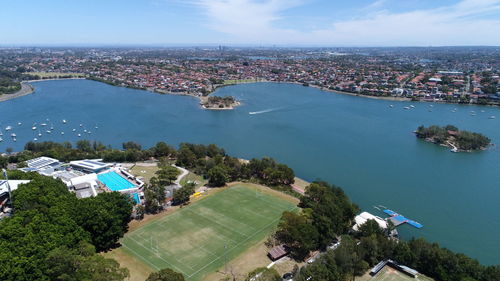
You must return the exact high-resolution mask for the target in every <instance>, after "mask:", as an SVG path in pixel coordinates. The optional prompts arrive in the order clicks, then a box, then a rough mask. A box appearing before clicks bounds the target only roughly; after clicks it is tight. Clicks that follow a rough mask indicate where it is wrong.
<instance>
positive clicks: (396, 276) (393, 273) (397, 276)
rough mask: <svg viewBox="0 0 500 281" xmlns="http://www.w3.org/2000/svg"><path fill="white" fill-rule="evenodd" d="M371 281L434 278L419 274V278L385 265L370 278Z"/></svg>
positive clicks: (425, 280)
mask: <svg viewBox="0 0 500 281" xmlns="http://www.w3.org/2000/svg"><path fill="white" fill-rule="evenodd" d="M370 280H371V281H407V280H408V281H410V280H413V281H415V280H417V281H418V280H421V281H433V279H431V278H429V277H427V276H424V275H421V274H419V275H418V276H417V278H412V277H410V276H408V275H406V274H404V273H402V272H401V271H398V270H395V269H393V268H391V267H390V266H385V267H384V268H383V269H382V270H381V271H380V272H379V273H377V275H375V276H374V277H373V278H371V279H370Z"/></svg>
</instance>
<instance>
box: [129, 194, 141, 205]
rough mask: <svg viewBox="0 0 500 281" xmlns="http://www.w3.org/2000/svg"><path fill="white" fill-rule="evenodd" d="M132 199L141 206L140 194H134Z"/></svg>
mask: <svg viewBox="0 0 500 281" xmlns="http://www.w3.org/2000/svg"><path fill="white" fill-rule="evenodd" d="M131 195H132V199H133V200H134V202H135V203H136V204H141V198H140V197H139V194H137V193H132V194H131Z"/></svg>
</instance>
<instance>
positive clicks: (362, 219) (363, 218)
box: [352, 212, 387, 231]
mask: <svg viewBox="0 0 500 281" xmlns="http://www.w3.org/2000/svg"><path fill="white" fill-rule="evenodd" d="M368 220H374V221H376V222H377V223H378V226H380V228H382V229H387V222H386V221H385V220H384V219H383V218H381V217H379V216H374V215H372V214H370V213H368V212H362V213H361V214H359V215H357V216H356V217H355V218H354V221H355V222H356V224H355V225H354V226H353V227H352V229H354V230H355V231H357V230H358V229H359V227H360V226H362V225H363V224H365V223H366V222H367V221H368Z"/></svg>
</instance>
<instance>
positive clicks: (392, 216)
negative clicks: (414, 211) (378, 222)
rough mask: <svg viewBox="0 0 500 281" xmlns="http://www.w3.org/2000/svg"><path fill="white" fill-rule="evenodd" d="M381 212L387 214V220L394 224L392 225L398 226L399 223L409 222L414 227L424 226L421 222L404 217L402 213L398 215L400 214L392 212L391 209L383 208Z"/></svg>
mask: <svg viewBox="0 0 500 281" xmlns="http://www.w3.org/2000/svg"><path fill="white" fill-rule="evenodd" d="M383 212H384V213H386V214H387V215H389V220H390V221H391V222H392V223H393V224H394V226H399V225H402V224H404V223H407V224H409V225H411V226H413V227H416V228H422V227H424V226H423V225H422V224H420V223H418V222H416V221H414V220H411V219H408V218H406V217H404V216H403V215H400V214H398V213H396V212H394V211H393V210H389V209H385V210H383Z"/></svg>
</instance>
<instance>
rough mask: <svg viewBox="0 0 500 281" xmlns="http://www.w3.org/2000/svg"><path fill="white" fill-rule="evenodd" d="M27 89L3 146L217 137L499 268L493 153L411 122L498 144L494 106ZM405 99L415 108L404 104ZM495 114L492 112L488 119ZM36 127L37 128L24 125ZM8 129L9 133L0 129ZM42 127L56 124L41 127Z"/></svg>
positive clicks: (101, 88) (242, 91)
mask: <svg viewBox="0 0 500 281" xmlns="http://www.w3.org/2000/svg"><path fill="white" fill-rule="evenodd" d="M33 85H34V86H35V88H36V91H35V93H34V94H32V95H29V96H24V97H20V98H16V99H12V100H9V101H5V102H1V103H0V122H1V124H0V125H1V128H2V132H3V133H4V135H3V139H4V141H3V142H1V143H0V151H5V149H7V148H8V147H10V148H13V149H14V150H15V151H16V150H21V149H22V147H23V145H24V144H25V143H26V142H27V141H29V140H32V139H34V138H35V137H36V138H37V139H39V141H45V140H52V141H57V142H60V141H71V142H75V141H77V140H79V139H89V140H98V141H101V142H103V143H104V144H111V145H112V146H114V147H121V143H123V142H125V141H136V142H139V143H141V144H142V145H143V147H149V146H152V145H153V144H154V143H156V142H157V141H166V142H168V143H170V144H172V145H178V144H179V143H180V142H193V143H205V144H208V143H216V144H217V145H220V146H222V147H224V148H225V149H226V150H227V151H228V152H229V153H230V154H231V155H234V156H238V157H242V158H252V157H262V156H271V157H274V158H276V159H278V160H279V161H280V162H284V163H286V164H288V165H289V166H291V167H292V168H293V169H294V170H295V172H296V174H297V175H298V176H300V177H302V178H304V179H306V180H314V179H322V180H325V181H328V182H331V183H334V184H336V185H338V186H341V187H342V188H343V189H344V190H345V191H346V192H347V194H348V195H349V196H350V197H351V199H352V200H353V201H355V202H356V203H357V204H358V205H359V206H360V207H361V209H362V210H366V211H369V212H372V213H373V214H376V215H380V216H383V214H382V213H381V212H380V211H378V210H376V209H375V208H373V206H376V205H383V206H387V207H388V208H391V209H393V210H395V211H397V212H399V213H401V214H403V215H405V216H406V217H408V218H410V219H413V220H415V221H418V222H420V223H421V224H423V225H424V227H423V228H422V229H415V228H412V227H411V226H406V225H405V226H401V227H399V228H398V229H399V230H400V233H401V234H402V236H403V237H405V238H410V237H412V236H416V237H425V238H427V239H428V240H430V241H436V242H439V243H440V244H441V245H443V246H446V247H448V248H450V249H452V250H454V251H457V252H463V253H465V254H467V255H470V256H472V257H474V258H477V259H479V260H480V261H481V262H482V263H484V264H498V263H500V254H499V253H500V239H499V238H498V237H499V236H498V233H500V219H499V218H498V217H497V215H498V214H500V204H499V203H498V202H499V199H500V173H499V172H498V171H500V151H499V150H498V149H496V148H492V149H490V150H487V151H481V152H474V153H450V152H449V149H447V148H444V147H439V146H436V145H433V144H430V143H426V142H424V141H421V140H418V139H416V138H415V136H414V135H413V133H412V131H413V130H415V129H416V128H417V127H418V126H419V125H426V126H428V125H433V124H437V125H447V124H452V125H455V126H457V127H459V128H460V129H466V130H472V131H476V132H480V133H484V134H485V135H487V136H488V137H490V138H491V139H492V141H493V143H500V130H499V128H500V120H499V119H500V109H499V108H494V107H480V106H468V105H451V104H433V107H430V105H431V104H430V103H410V102H396V101H386V100H374V99H366V98H361V97H354V96H348V95H341V94H335V93H330V92H324V91H321V90H318V89H314V88H310V87H303V86H300V85H292V84H277V83H256V84H242V85H237V86H230V87H224V88H221V89H219V90H218V91H217V92H216V93H215V94H216V95H222V96H224V95H233V96H235V97H237V98H238V99H240V100H241V101H242V102H243V105H242V106H240V107H238V108H237V109H235V110H233V111H208V110H203V109H201V108H200V106H199V105H198V100H197V99H196V98H193V97H187V96H174V95H159V94H154V93H150V92H146V91H141V90H134V89H127V88H120V87H114V86H110V85H106V84H103V83H99V82H95V81H87V80H64V81H43V82H36V83H33ZM389 105H393V106H394V107H393V108H391V107H390V106H389ZM409 105H414V106H415V108H413V109H410V110H407V109H404V107H405V106H409ZM455 108H457V110H456V112H453V111H454V110H453V109H455ZM471 111H475V112H476V115H475V116H473V115H471V113H470V112H471ZM482 111H484V112H482ZM492 115H496V116H498V117H499V119H489V116H492ZM63 119H65V120H66V121H67V123H66V124H63V122H62V120H63ZM18 122H21V123H22V124H21V125H18ZM34 123H36V125H35V126H37V128H40V130H38V129H37V130H34V131H33V130H32V129H31V127H32V126H33V125H34ZM42 123H46V124H47V126H41V124H42ZM80 124H81V125H82V126H80ZM9 125H10V126H12V127H13V129H12V130H11V131H5V127H7V126H9ZM50 126H53V127H54V130H53V131H52V133H50V134H48V133H46V131H47V130H49V127H50ZM96 127H97V128H96ZM73 129H75V132H73ZM62 131H63V132H64V135H62V134H61V132H62ZM89 131H90V133H88V132H89ZM11 133H15V134H16V135H17V142H13V141H12V138H11V137H10V134H11ZM39 133H40V134H42V136H41V137H38V134H39ZM78 134H80V135H81V137H78Z"/></svg>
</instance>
